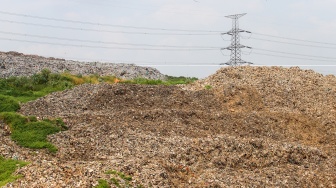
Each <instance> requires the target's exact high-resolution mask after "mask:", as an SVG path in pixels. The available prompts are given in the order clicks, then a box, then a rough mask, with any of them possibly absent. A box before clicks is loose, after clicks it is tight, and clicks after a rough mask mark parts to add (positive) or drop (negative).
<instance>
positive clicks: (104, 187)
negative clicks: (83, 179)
mask: <svg viewBox="0 0 336 188" xmlns="http://www.w3.org/2000/svg"><path fill="white" fill-rule="evenodd" d="M110 187H111V186H110V185H109V183H108V182H107V181H106V180H103V179H99V180H98V185H97V186H95V188H110Z"/></svg>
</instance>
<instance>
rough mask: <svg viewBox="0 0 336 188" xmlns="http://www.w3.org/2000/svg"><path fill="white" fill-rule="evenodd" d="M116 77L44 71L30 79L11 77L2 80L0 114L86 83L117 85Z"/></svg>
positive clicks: (0, 80) (0, 83) (0, 86)
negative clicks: (20, 104) (22, 104)
mask: <svg viewBox="0 0 336 188" xmlns="http://www.w3.org/2000/svg"><path fill="white" fill-rule="evenodd" d="M115 81H116V78H115V77H114V76H99V75H90V76H82V75H71V74H69V73H62V74H53V73H51V72H50V71H49V70H47V69H44V70H42V72H41V73H38V74H34V75H33V76H30V77H10V78H7V79H4V78H1V79H0V99H1V100H0V101H1V102H0V110H1V111H0V112H4V111H15V110H17V109H18V104H19V103H20V102H27V101H31V100H35V99H37V98H39V97H43V96H45V95H47V94H49V93H52V92H55V91H62V90H65V89H70V88H72V87H74V86H75V85H79V84H84V83H94V84H95V83H100V82H107V83H115Z"/></svg>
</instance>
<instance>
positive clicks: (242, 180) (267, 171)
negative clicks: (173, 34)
mask: <svg viewBox="0 0 336 188" xmlns="http://www.w3.org/2000/svg"><path fill="white" fill-rule="evenodd" d="M335 93H336V78H335V76H322V75H320V74H318V73H315V72H313V71H305V70H300V69H298V68H291V69H285V68H279V67H271V68H267V67H249V66H246V67H231V68H223V69H220V70H219V71H218V72H217V73H216V74H214V75H212V76H210V77H208V78H207V79H204V80H200V81H198V82H196V83H194V84H191V85H186V86H149V85H130V84H114V85H109V84H99V85H91V84H84V85H80V86H77V87H75V88H74V89H72V90H66V91H62V92H56V93H53V94H50V95H48V96H45V97H43V98H40V99H37V100H36V101H32V102H28V103H26V104H24V105H23V106H22V108H21V110H20V113H22V114H24V115H36V116H37V117H38V118H39V119H43V118H47V117H61V118H62V119H63V120H64V121H65V122H66V124H67V125H68V126H69V130H67V131H64V132H60V133H57V134H55V135H51V136H50V137H49V140H50V141H51V142H52V143H53V144H55V145H56V146H57V147H58V148H59V151H58V152H57V154H55V155H51V154H48V153H47V152H46V151H39V153H38V154H36V153H35V154H33V153H34V152H35V151H33V150H29V149H24V148H17V147H10V146H12V145H15V144H13V143H12V142H11V141H10V140H9V139H7V140H4V138H8V137H9V136H8V134H7V135H6V134H3V136H4V138H2V136H1V139H2V140H3V143H4V144H3V146H2V147H3V148H4V149H3V150H4V152H6V153H7V154H6V156H9V157H11V156H12V155H13V153H15V155H16V157H17V158H18V159H22V160H26V161H30V162H31V164H30V165H28V166H25V167H23V168H21V169H20V170H18V171H17V173H18V174H22V175H23V178H21V179H18V180H17V181H16V182H14V183H10V184H7V187H11V186H13V187H41V186H42V187H54V186H59V187H92V186H95V185H97V184H98V179H106V180H109V179H108V178H109V177H108V175H107V174H106V173H105V172H106V171H108V170H117V171H120V172H123V173H124V174H127V175H130V176H132V177H133V178H132V183H133V185H135V184H138V185H139V184H141V185H143V186H144V187H231V186H235V187H249V186H250V187H335V186H336V171H335V168H336V152H335V151H336V123H335V117H336V96H335ZM4 132H5V131H4ZM11 148H13V149H11ZM110 183H111V182H110ZM111 185H112V183H111Z"/></svg>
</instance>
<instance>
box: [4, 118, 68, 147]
mask: <svg viewBox="0 0 336 188" xmlns="http://www.w3.org/2000/svg"><path fill="white" fill-rule="evenodd" d="M0 119H1V120H3V121H4V122H5V123H6V124H8V125H9V126H10V128H11V131H12V134H11V138H12V140H14V141H16V142H17V144H18V145H20V146H23V147H27V148H32V149H43V148H47V149H48V150H49V151H50V152H52V153H55V152H57V148H56V147H55V146H54V145H53V144H51V143H50V142H48V140H47V136H48V135H50V134H55V133H57V132H60V131H62V130H65V129H66V126H65V124H64V123H63V121H62V120H61V119H54V120H49V119H47V120H42V121H37V119H36V117H34V116H30V117H24V116H21V115H19V114H17V113H14V112H3V113H0Z"/></svg>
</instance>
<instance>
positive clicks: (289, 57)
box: [252, 52, 336, 66]
mask: <svg viewBox="0 0 336 188" xmlns="http://www.w3.org/2000/svg"><path fill="white" fill-rule="evenodd" d="M252 54H258V55H265V56H273V57H283V58H288V59H301V60H309V61H324V62H334V61H331V60H323V59H310V58H303V57H302V58H301V57H292V56H282V55H274V54H265V53H258V52H253V53H252ZM335 66H336V65H335Z"/></svg>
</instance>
